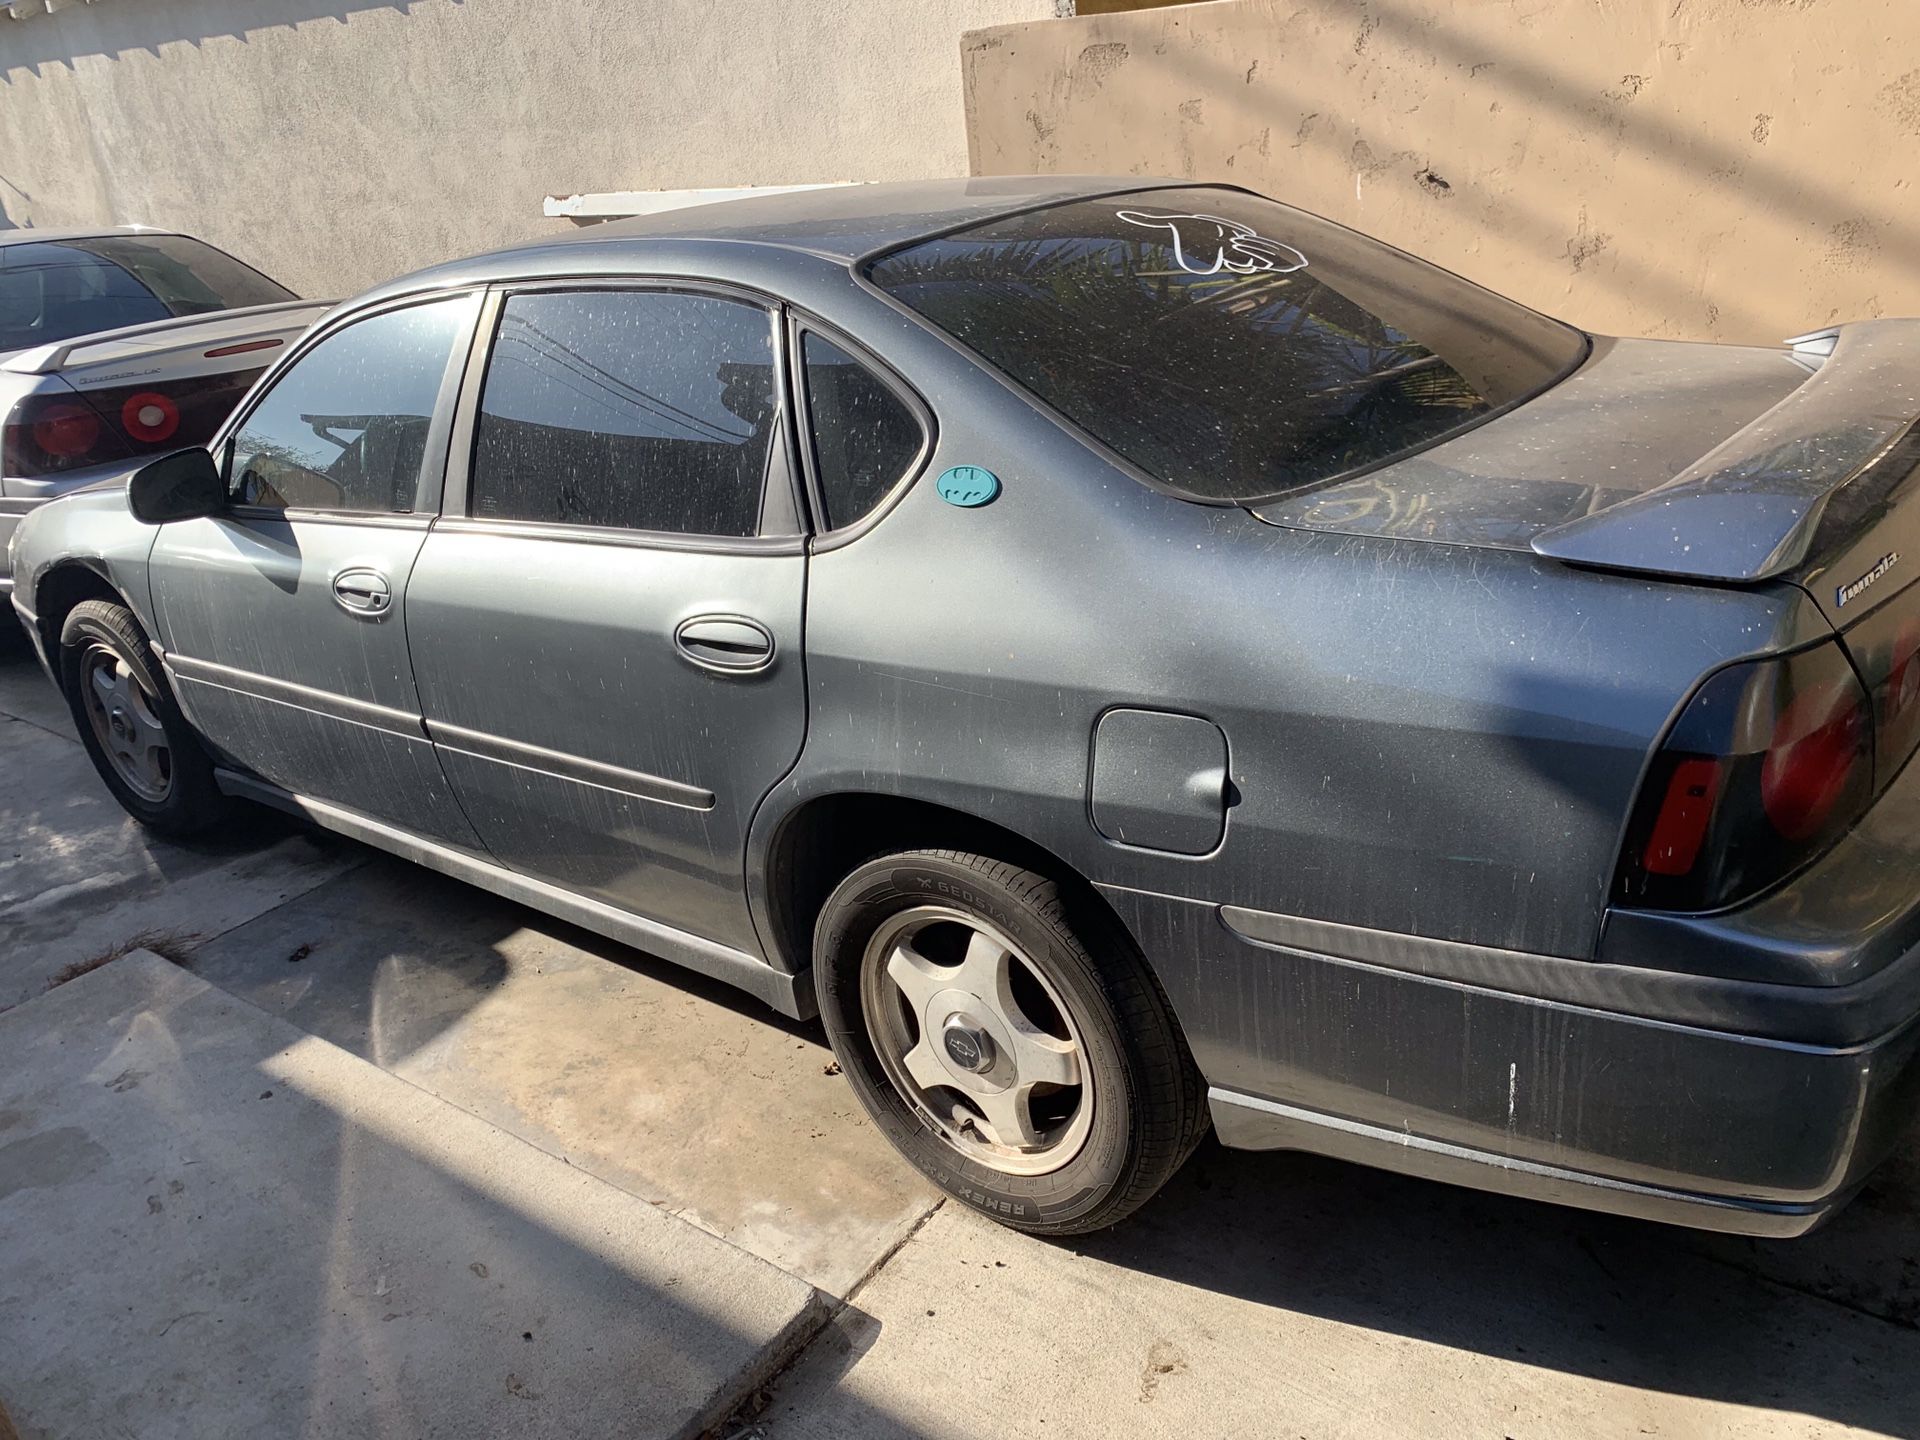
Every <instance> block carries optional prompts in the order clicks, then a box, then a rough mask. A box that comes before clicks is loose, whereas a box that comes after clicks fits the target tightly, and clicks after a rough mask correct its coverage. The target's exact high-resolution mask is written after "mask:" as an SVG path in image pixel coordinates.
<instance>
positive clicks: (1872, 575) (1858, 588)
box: [1833, 550, 1900, 607]
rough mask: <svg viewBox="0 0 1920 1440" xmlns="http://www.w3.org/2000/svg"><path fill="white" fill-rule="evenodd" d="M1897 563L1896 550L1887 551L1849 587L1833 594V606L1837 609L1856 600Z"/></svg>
mask: <svg viewBox="0 0 1920 1440" xmlns="http://www.w3.org/2000/svg"><path fill="white" fill-rule="evenodd" d="M1899 563H1900V552H1899V551H1898V550H1894V551H1889V552H1888V553H1887V554H1885V555H1882V556H1881V557H1880V559H1879V560H1878V561H1877V562H1876V563H1875V565H1874V567H1873V568H1872V569H1871V570H1869V571H1867V573H1866V574H1864V575H1862V576H1861V577H1860V578H1859V579H1858V580H1856V581H1854V582H1853V583H1852V584H1851V585H1842V586H1841V587H1840V588H1839V589H1838V590H1836V591H1835V592H1834V596H1833V603H1834V605H1835V606H1836V607H1838V606H1842V605H1845V604H1846V603H1847V602H1848V601H1849V600H1857V599H1858V598H1859V597H1860V594H1861V592H1862V591H1864V590H1866V589H1867V588H1868V587H1869V586H1871V585H1872V584H1873V582H1874V581H1876V580H1878V579H1879V578H1880V577H1881V576H1882V575H1884V574H1886V573H1887V572H1888V571H1889V570H1891V569H1892V568H1893V567H1894V566H1896V565H1898V564H1899Z"/></svg>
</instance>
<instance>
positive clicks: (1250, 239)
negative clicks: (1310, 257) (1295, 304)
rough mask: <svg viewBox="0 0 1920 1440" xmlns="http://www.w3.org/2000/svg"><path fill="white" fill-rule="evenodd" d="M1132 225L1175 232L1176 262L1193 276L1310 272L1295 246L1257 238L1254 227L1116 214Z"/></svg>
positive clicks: (1215, 219) (1200, 218) (1213, 219)
mask: <svg viewBox="0 0 1920 1440" xmlns="http://www.w3.org/2000/svg"><path fill="white" fill-rule="evenodd" d="M1113 213H1114V214H1115V215H1116V216H1117V217H1118V218H1120V219H1122V220H1124V221H1126V222H1127V223H1128V224H1129V225H1141V226H1145V227H1146V228H1147V229H1149V230H1170V231H1172V232H1173V262H1174V264H1176V265H1178V266H1179V267H1180V268H1181V269H1182V270H1185V271H1186V272H1187V273H1188V274H1189V275H1218V274H1219V273H1220V272H1221V271H1222V270H1230V271H1232V272H1233V273H1234V274H1236V275H1255V274H1258V273H1260V272H1261V271H1271V272H1272V273H1273V274H1275V275H1290V274H1292V273H1293V272H1294V271H1295V270H1304V269H1306V268H1307V257H1306V256H1304V255H1302V254H1301V253H1300V252H1299V251H1298V250H1296V249H1294V248H1293V247H1292V246H1291V245H1283V244H1281V243H1280V242H1279V241H1278V240H1269V239H1267V238H1266V237H1265V236H1264V235H1256V234H1255V233H1254V231H1253V227H1252V226H1250V225H1242V224H1240V223H1239V222H1238V221H1237V220H1223V219H1221V218H1220V217H1219V216H1218V215H1155V214H1154V213H1152V212H1151V211H1148V210H1116V211H1114V212H1113Z"/></svg>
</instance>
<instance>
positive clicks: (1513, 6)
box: [962, 0, 1920, 342]
mask: <svg viewBox="0 0 1920 1440" xmlns="http://www.w3.org/2000/svg"><path fill="white" fill-rule="evenodd" d="M962 57H963V61H964V66H965V82H966V94H967V113H968V127H969V132H968V133H969V140H970V142H971V147H972V160H973V165H974V168H975V170H976V171H977V172H979V173H983V174H1014V173H1020V172H1026V171H1034V170H1040V171H1059V172H1075V171H1095V172H1117V173H1122V174H1126V173H1139V174H1174V175H1193V176H1197V177H1204V178H1209V179H1219V180H1226V181H1232V182H1236V183H1239V184H1244V185H1247V186H1249V187H1251V188H1254V189H1258V190H1262V191H1265V192H1267V193H1269V194H1272V195H1274V196H1276V197H1278V198H1281V199H1285V200H1288V201H1291V202H1292V203H1295V204H1298V205H1301V206H1303V207H1305V208H1307V209H1310V210H1314V211H1317V212H1319V213H1321V214H1323V215H1327V216H1330V217H1332V218H1334V219H1337V220H1340V221H1343V222H1345V223H1347V224H1350V225H1353V226H1356V227H1357V228H1359V229H1362V230H1365V231H1368V232H1369V233H1371V234H1374V235H1378V236H1380V237H1381V238H1383V239H1386V240H1390V241H1392V242H1394V243H1395V244H1398V245H1400V246H1403V247H1404V248H1406V249H1409V250H1412V251H1414V252H1415V253H1417V254H1421V255H1424V256H1426V257H1428V258H1430V259H1433V260H1436V261H1438V262H1439V263H1441V264H1443V265H1446V266H1447V267H1448V268H1450V269H1454V270H1457V271H1459V272H1461V273H1462V274H1465V275H1468V276H1470V277H1472V278H1473V279H1476V280H1479V281H1481V282H1483V283H1485V284H1487V285H1490V286H1493V287H1494V288H1496V289H1500V290H1503V291H1505V292H1507V293H1508V294H1511V295H1513V296H1515V297H1517V298H1519V299H1522V300H1525V301H1527V302H1528V303H1530V304H1533V305H1536V306H1539V307H1540V308H1542V309H1545V310H1549V311H1552V312H1554V313H1556V314H1559V315H1561V316H1564V317H1565V318H1567V319H1569V320H1572V321H1575V322H1576V323H1579V324H1582V325H1585V326H1588V327H1589V328H1592V329H1596V330H1602V331H1612V332H1617V333H1630V334H1645V335H1663V336H1686V337H1709V338H1718V339H1730V340H1759V341H1769V342H1770V341H1775V340H1778V339H1780V338H1782V337H1784V336H1787V335H1790V334H1794V333H1796V332H1799V331H1802V330H1807V329H1811V328H1814V327H1816V326H1818V325H1821V324H1825V323H1827V322H1830V321H1835V320H1846V319H1856V318H1864V317H1867V316H1873V315H1880V314H1902V313H1904V314H1920V203H1917V201H1920V190H1917V189H1916V181H1917V180H1920V167H1917V166H1916V163H1915V157H1916V154H1920V4H1916V3H1915V0H1219V3H1214V4H1204V5H1187V6H1182V7H1179V8H1176V9H1170V10H1142V11H1135V12H1132V13H1129V14H1115V15H1101V16H1083V17H1081V18H1079V19H1072V20H1052V21H1043V22H1039V23H1028V24H1018V25H1010V26H1005V27H1001V28H995V29H988V30H981V31H977V32H974V33H972V34H969V35H968V36H967V37H966V39H965V40H964V41H963V42H962Z"/></svg>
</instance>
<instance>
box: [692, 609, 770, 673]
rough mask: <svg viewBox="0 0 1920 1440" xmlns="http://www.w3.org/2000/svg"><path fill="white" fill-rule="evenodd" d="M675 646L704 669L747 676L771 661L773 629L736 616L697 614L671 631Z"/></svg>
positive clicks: (762, 668)
mask: <svg viewBox="0 0 1920 1440" xmlns="http://www.w3.org/2000/svg"><path fill="white" fill-rule="evenodd" d="M673 644H674V648H675V649H677V650H679V652H680V653H681V654H682V655H683V656H685V657H686V658H687V659H689V660H691V661H692V662H693V663H694V664H696V665H698V666H700V667H701V668H702V669H703V670H721V671H725V672H726V673H728V674H732V675H747V674H751V673H753V672H754V671H756V670H764V669H766V668H767V667H768V666H769V665H771V664H773V632H772V631H770V630H768V629H767V627H766V626H764V625H762V624H761V623H760V622H759V621H758V620H748V619H746V618H744V617H742V616H739V615H696V616H694V618H693V619H691V620H683V621H681V622H680V626H679V628H678V629H676V630H675V631H674V632H673Z"/></svg>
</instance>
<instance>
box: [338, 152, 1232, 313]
mask: <svg viewBox="0 0 1920 1440" xmlns="http://www.w3.org/2000/svg"><path fill="white" fill-rule="evenodd" d="M1204 183H1205V182H1203V181H1196V180H1176V179H1155V178H1150V177H1142V176H1138V175H1008V176H976V177H974V178H971V179H958V180H901V181H886V182H882V183H878V184H870V185H869V184H860V185H836V186H828V187H822V188H820V189H817V190H792V191H786V192H783V193H779V194H768V195H755V196H751V197H747V198H743V199H738V200H717V201H712V202H710V203H708V204H705V205H690V206H687V207H686V208H684V209H680V210H666V211H662V212H660V213H658V214H655V215H645V216H637V217H635V218H633V219H630V220H614V221H609V222H607V223H606V224H602V225H590V226H585V227H582V228H581V229H579V230H577V231H575V232H574V233H573V234H570V235H548V236H543V237H541V238H540V239H537V240H530V241H526V242H524V243H522V244H519V245H512V246H508V247H506V248H504V249H501V250H492V251H488V252H487V253H485V254H483V255H475V256H472V257H471V258H469V259H465V260H455V261H451V262H449V263H447V264H444V265H436V266H433V267H432V268H431V269H427V270H422V271H419V272H417V273H415V274H413V275H409V276H403V277H402V278H400V279H398V280H395V281H393V282H391V283H389V284H386V285H382V286H380V287H378V288H377V289H376V290H374V291H372V292H370V293H369V295H368V296H365V297H362V298H363V299H371V298H374V297H376V296H385V295H390V294H396V293H399V292H402V291H408V290H418V289H422V288H425V287H427V286H439V285H458V284H463V283H482V282H485V281H489V280H495V279H498V278H500V277H501V276H502V275H505V274H515V275H525V276H537V275H540V274H543V273H553V274H564V273H566V272H567V271H569V270H570V269H572V268H575V267H577V266H578V264H579V261H580V258H581V250H582V247H584V246H592V247H594V251H595V257H596V261H597V262H599V263H598V264H597V265H596V268H603V267H604V268H615V267H608V266H606V263H605V262H607V261H609V260H615V261H618V260H623V259H625V258H626V256H625V255H623V254H622V253H621V252H622V251H625V252H628V253H629V254H630V255H631V257H632V259H633V261H634V263H635V265H636V267H637V266H640V265H643V264H644V263H645V261H646V259H647V257H648V255H649V254H650V253H651V252H652V251H653V250H654V249H655V248H656V247H657V246H658V245H660V244H661V243H662V242H668V243H680V242H722V243H727V244H733V245H751V246H754V247H756V248H758V249H760V250H762V251H763V252H780V251H785V252H789V253H791V254H793V255H794V256H796V257H798V256H808V257H812V258H813V259H815V260H827V261H830V262H833V263H836V264H841V265H852V264H853V263H854V262H855V261H857V260H859V259H861V258H862V257H864V256H867V255H871V254H873V253H875V252H876V251H882V250H891V249H893V248H895V247H897V246H900V245H906V244H909V243H911V242H912V241H914V240H918V239H922V238H924V237H926V236H930V235H937V234H940V233H942V232H944V231H947V230H953V229H957V228H960V227H962V226H967V225H978V224H983V223H985V222H987V221H989V220H992V219H994V218H996V217H998V216H1001V215H1007V214H1012V213H1015V212H1018V211H1022V210H1031V209H1037V208H1039V207H1042V206H1046V205H1056V204H1060V203H1062V202H1065V201H1070V200H1080V199H1087V198H1091V197H1094V196H1099V195H1123V194H1129V193H1133V192H1136V191H1140V190H1152V189H1164V188H1167V187H1169V186H1197V185H1203V184H1204Z"/></svg>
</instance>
